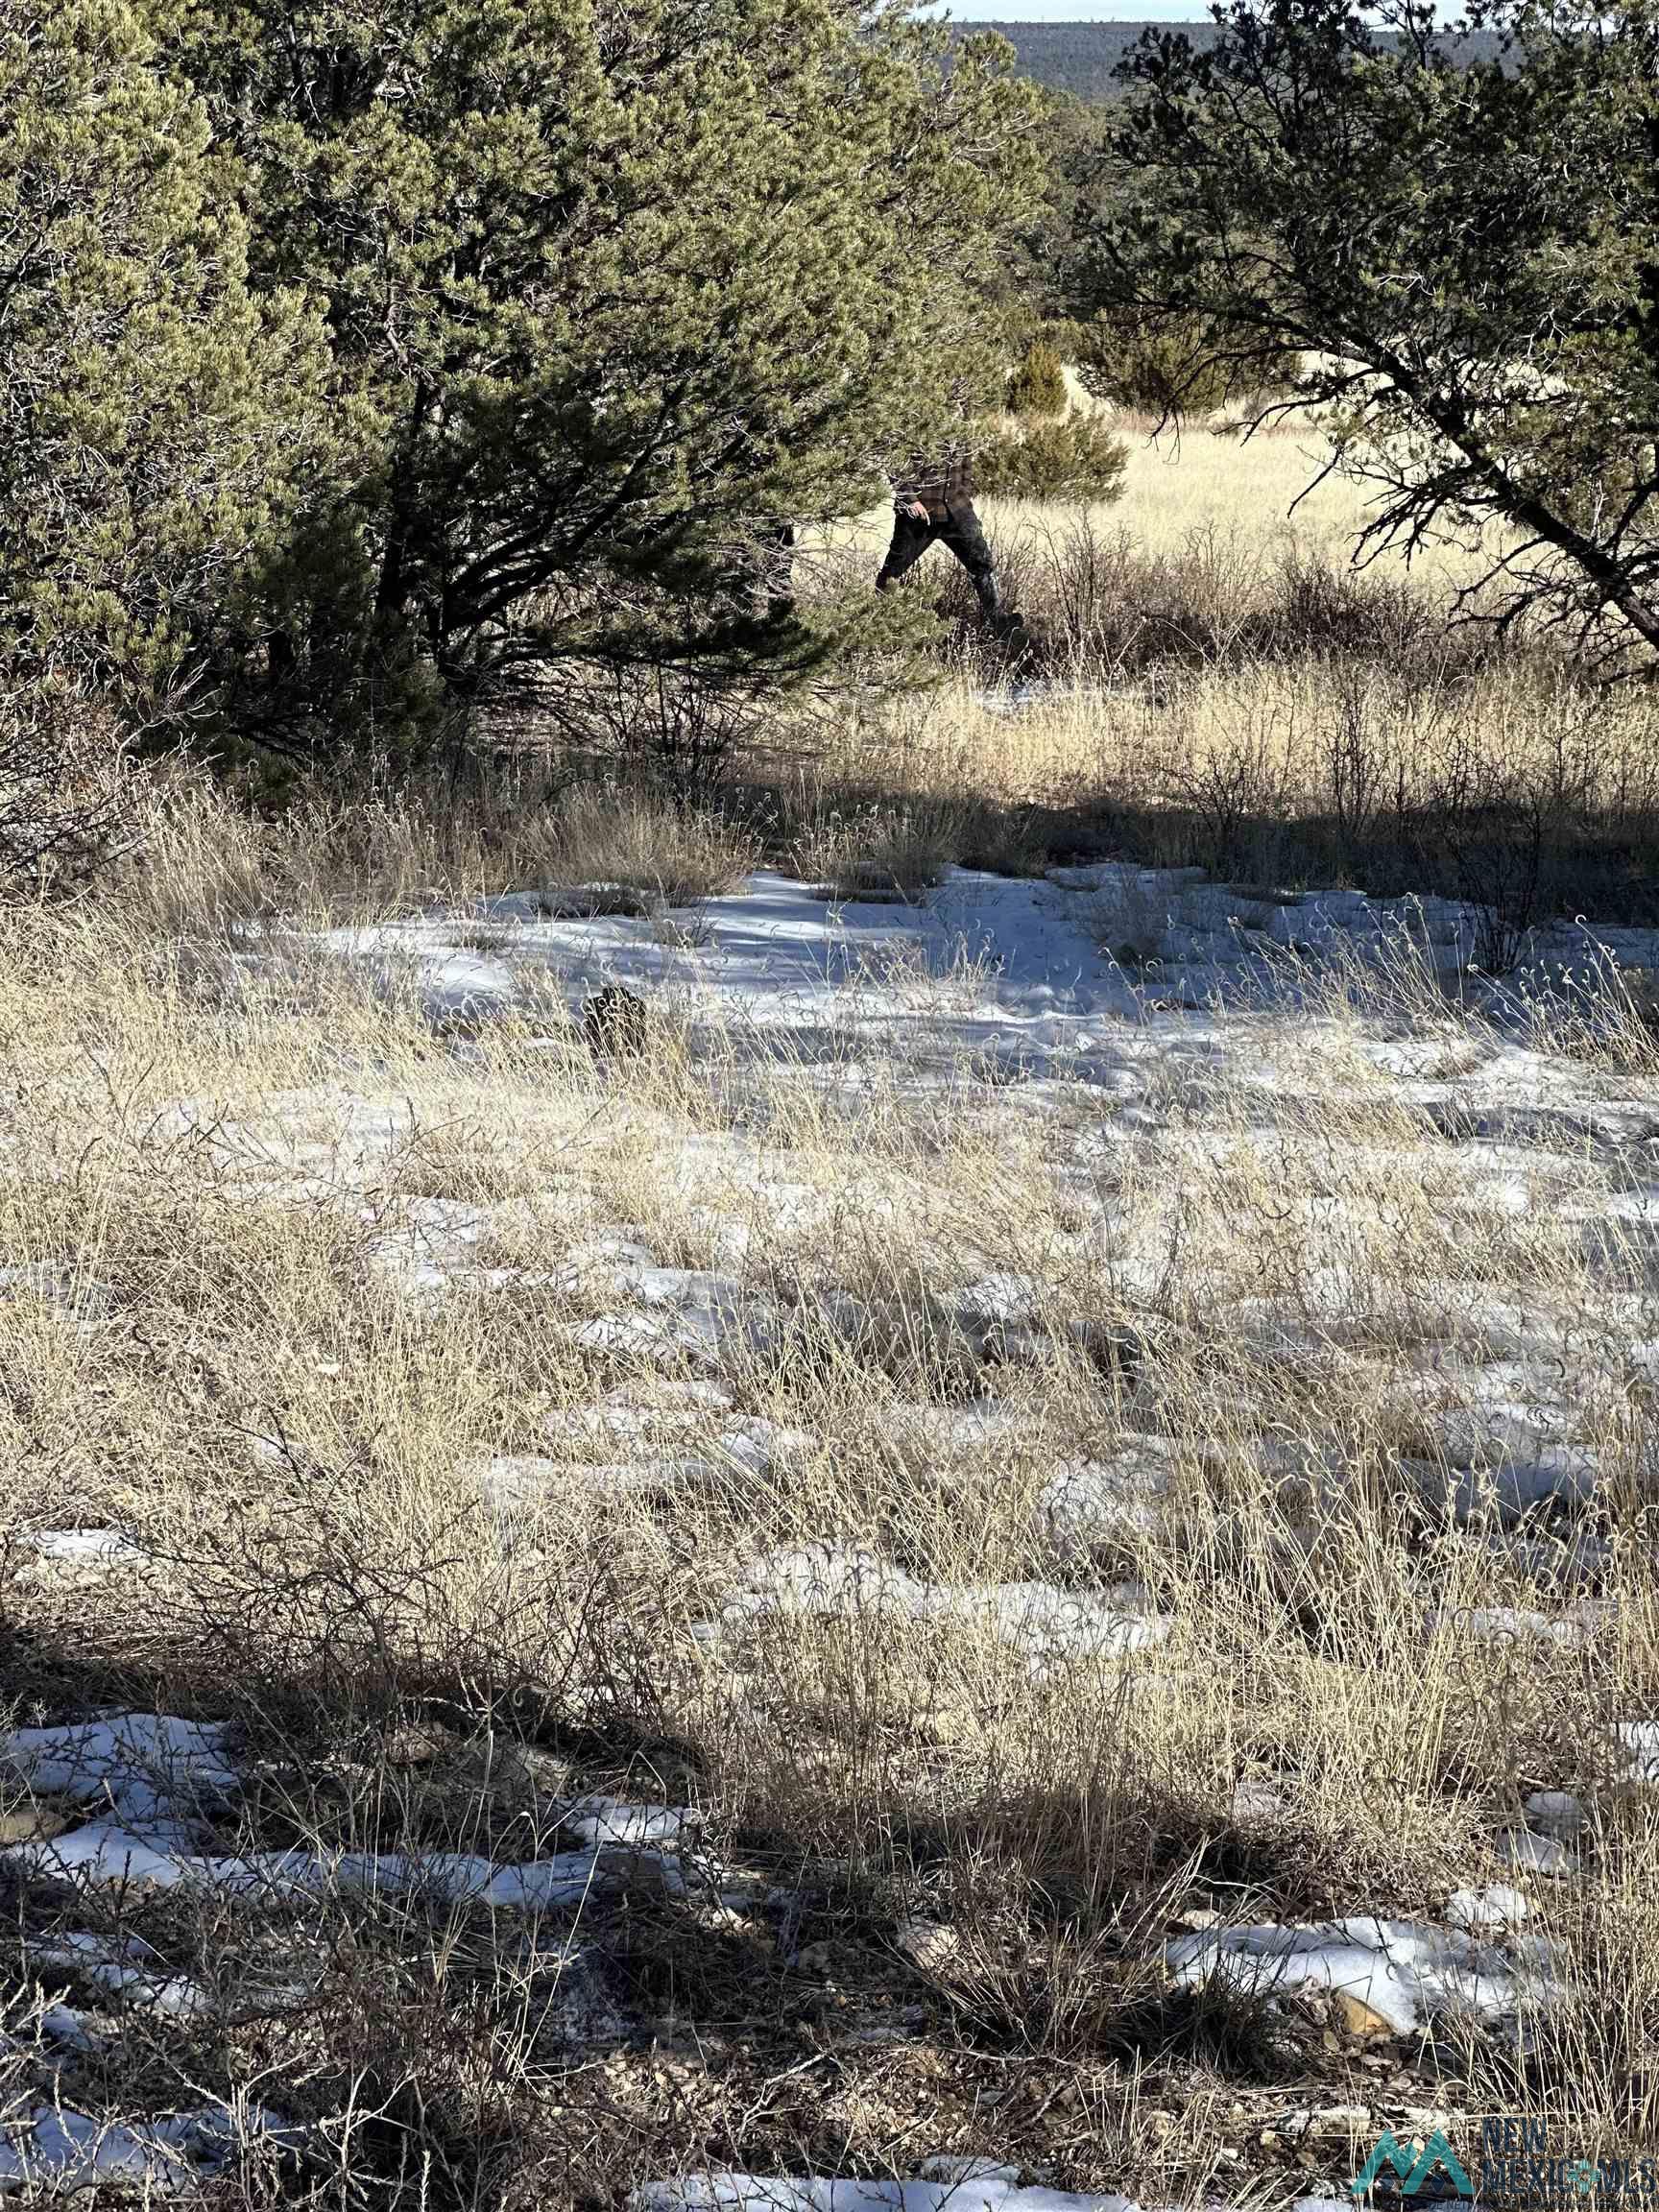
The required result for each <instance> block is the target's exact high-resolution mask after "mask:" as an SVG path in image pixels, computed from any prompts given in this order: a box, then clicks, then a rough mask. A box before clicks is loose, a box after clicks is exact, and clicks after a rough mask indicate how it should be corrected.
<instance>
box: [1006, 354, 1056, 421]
mask: <svg viewBox="0 0 1659 2212" xmlns="http://www.w3.org/2000/svg"><path fill="white" fill-rule="evenodd" d="M1069 405H1070V394H1069V393H1068V392H1067V390H1066V371H1065V368H1064V367H1063V365H1062V363H1061V360H1060V356H1059V354H1058V353H1057V352H1056V351H1055V350H1054V349H1053V347H1052V346H1050V345H1048V344H1047V343H1046V340H1044V339H1041V338H1039V339H1037V340H1036V341H1035V342H1034V343H1033V344H1032V345H1030V346H1028V347H1027V348H1026V349H1025V355H1024V358H1023V360H1022V362H1021V364H1020V366H1019V368H1018V369H1016V370H1015V372H1014V373H1013V375H1012V376H1011V377H1010V378H1009V379H1008V412H1009V414H1010V415H1020V416H1024V417H1026V418H1031V419H1037V420H1041V419H1042V418H1044V417H1046V416H1052V415H1064V414H1065V412H1066V410H1067V407H1068V406H1069Z"/></svg>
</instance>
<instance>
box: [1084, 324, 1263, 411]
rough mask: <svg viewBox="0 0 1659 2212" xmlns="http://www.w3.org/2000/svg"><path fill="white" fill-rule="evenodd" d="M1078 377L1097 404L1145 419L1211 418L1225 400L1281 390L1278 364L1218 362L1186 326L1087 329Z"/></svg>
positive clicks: (1195, 329)
mask: <svg viewBox="0 0 1659 2212" xmlns="http://www.w3.org/2000/svg"><path fill="white" fill-rule="evenodd" d="M1077 369H1078V373H1079V375H1080V376H1081V377H1082V380H1083V382H1084V384H1085V386H1086V387H1087V388H1088V390H1089V391H1090V392H1091V393H1093V394H1094V397H1096V398H1097V399H1110V400H1112V401H1114V402H1115V403H1116V404H1117V405H1118V406H1119V407H1133V408H1136V409H1137V410H1139V411H1140V412H1141V413H1142V414H1147V415H1213V414H1214V413H1215V412H1216V410H1217V409H1219V408H1222V407H1225V406H1226V404H1227V402H1228V401H1229V400H1230V399H1238V398H1242V397H1245V396H1246V395H1256V394H1265V393H1271V392H1275V391H1280V390H1284V389H1286V388H1287V387H1286V379H1285V366H1284V364H1283V363H1282V362H1274V361H1269V360H1266V359H1263V360H1262V361H1259V362H1255V361H1243V362H1241V361H1238V360H1236V359H1229V360H1225V361H1222V360H1217V359H1216V358H1215V356H1214V352H1213V351H1212V350H1211V349H1210V346H1209V342H1208V334H1207V333H1206V331H1205V330H1204V328H1203V326H1202V325H1200V324H1198V323H1195V322H1192V321H1190V320H1188V321H1182V322H1176V323H1164V324H1160V325H1158V326H1157V327H1156V328H1146V327H1142V328H1133V327H1131V326H1128V325H1114V324H1112V323H1111V322H1109V321H1108V320H1106V319H1105V318H1102V319H1101V320H1100V321H1099V322H1097V323H1094V324H1093V325H1090V327H1089V329H1088V331H1087V332H1086V334H1085V342H1084V345H1083V347H1082V348H1081V349H1080V351H1079V356H1078V362H1077Z"/></svg>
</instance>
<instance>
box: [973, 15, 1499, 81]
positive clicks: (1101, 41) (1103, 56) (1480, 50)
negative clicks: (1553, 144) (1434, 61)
mask: <svg viewBox="0 0 1659 2212" xmlns="http://www.w3.org/2000/svg"><path fill="white" fill-rule="evenodd" d="M955 28H956V31H957V33H958V35H959V36H966V35H967V34H968V33H970V32H973V31H999V32H1000V33H1001V34H1002V36H1003V37H1004V38H1006V39H1007V41H1008V43H1009V45H1010V46H1012V47H1013V48H1014V50H1015V52H1016V53H1017V54H1018V55H1019V57H1020V69H1021V73H1022V75H1023V76H1026V77H1032V78H1035V79H1036V81H1037V83H1038V84H1046V85H1047V87H1048V88H1049V90H1050V91H1053V92H1070V93H1071V94H1073V95H1074V96H1075V97H1076V98H1077V99H1079V100H1112V99H1115V98H1116V97H1117V95H1118V90H1119V89H1120V87H1119V86H1118V84H1117V83H1116V81H1115V72H1116V71H1117V68H1118V63H1119V62H1120V61H1121V60H1123V57H1124V56H1125V55H1126V54H1127V53H1128V51H1129V49H1130V48H1131V47H1132V46H1135V45H1138V44H1139V43H1140V40H1141V35H1142V32H1143V31H1170V32H1174V31H1184V32H1185V33H1186V35H1187V36H1188V37H1189V38H1190V39H1191V41H1192V43H1193V45H1194V46H1207V45H1209V44H1210V42H1211V41H1212V40H1213V39H1214V36H1215V26H1214V23H1212V22H1210V21H1209V19H1208V18H1206V19H1205V20H1204V21H1202V22H1191V23H958V24H957V25H956V27H955ZM1447 46H1448V51H1451V52H1455V53H1457V54H1459V55H1462V56H1464V57H1466V58H1467V59H1469V60H1490V59H1491V58H1492V57H1493V56H1494V55H1495V54H1496V53H1497V51H1498V41H1497V39H1496V38H1495V37H1494V36H1492V35H1491V34H1490V33H1480V34H1477V35H1475V36H1472V37H1469V38H1464V39H1459V40H1456V41H1453V40H1451V39H1448V41H1447Z"/></svg>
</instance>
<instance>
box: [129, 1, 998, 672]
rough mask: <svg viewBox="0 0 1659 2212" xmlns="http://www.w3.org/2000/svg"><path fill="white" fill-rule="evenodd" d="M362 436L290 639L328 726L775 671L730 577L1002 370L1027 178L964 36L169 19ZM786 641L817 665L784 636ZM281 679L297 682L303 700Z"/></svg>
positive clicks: (522, 4)
mask: <svg viewBox="0 0 1659 2212" xmlns="http://www.w3.org/2000/svg"><path fill="white" fill-rule="evenodd" d="M154 5H155V6H156V10H157V12H158V15H159V18H160V19H161V20H163V21H164V24H165V28H166V36H167V40H168V48H169V52H170V54H171V57H172V60H173V64H174V66H175V67H176V68H178V69H179V70H180V72H182V73H183V74H184V75H186V76H187V78H188V79H189V81H190V82H191V83H192V84H195V85H196V86H197V87H198V88H199V89H200V90H201V91H202V92H203V94H204V96H205V97H206V99H207V100H208V102H209V104H210V107H211V109H212V112H213V115H214V117H215V120H216V124H217V128H218V130H219V132H220V133H221V135H222V138H223V139H224V141H225V143H226V144H227V146H228V147H229V148H232V149H233V150H234V152H235V154H236V156H237V158H238V160H239V161H240V163H241V165H242V170H243V175H244V177H245V180H246V181H245V191H246V195H247V204H248V207H249V211H250V214H251V217H252V221H253V224H254V227H255V230H256V234H257V241H258V244H257V256H256V270H257V275H258V277H259V280H260V281H261V282H262V283H263V284H265V285H266V286H268V287H270V288H271V289H272V290H273V291H280V290H282V289H283V288H286V287H294V286H300V287H305V288H309V289H312V290H315V291H316V292H318V293H319V294H321V296H322V297H323V298H324V299H325V301H326V309H327V319H328V326H329V330H330V334H331V340H332V345H333V349H334V364H335V366H334V379H335V381H334V391H335V397H336V403H337V407H338V408H339V410H340V411H341V417H342V420H343V421H344V420H348V419H349V421H351V422H352V424H353V426H354V431H355V435H356V440H357V444H356V448H355V459H354V461H353V463H352V466H351V467H350V468H349V469H347V470H346V471H344V472H343V475H342V478H341V480H340V481H339V482H338V483H336V484H331V485H327V486H324V487H321V488H320V494H319V496H318V497H317V499H316V500H315V501H314V502H313V506H312V509H311V512H310V514H309V515H308V517H307V518H306V523H305V528H304V530H303V532H302V533H301V536H300V537H299V538H298V539H297V541H296V554H295V559H294V561H293V562H292V564H291V565H290V568H289V572H288V579H287V585H286V601H285V604H284V605H283V606H282V607H281V608H279V609H278V610H276V613H274V617H273V627H274V632H276V644H277V646H278V649H279V652H280V654H281V656H282V659H283V661H284V666H285V667H286V668H290V669H291V672H292V676H293V681H294V685H295V687H296V690H297V692H298V694H299V695H301V697H308V698H309V699H310V701H311V703H312V704H313V705H314V706H318V705H321V706H328V707H336V706H338V704H339V703H340V702H341V701H342V700H344V699H347V698H348V697H349V696H352V695H354V694H355V695H358V696H363V695H367V696H368V697H370V698H373V697H375V696H377V695H383V694H384V691H385V689H386V687H387V686H388V685H393V684H396V683H397V681H399V672H402V673H403V674H404V675H406V676H407V677H408V678H409V680H411V681H415V680H418V679H419V680H425V679H426V678H428V677H429V678H430V679H432V680H434V681H435V682H436V683H437V684H438V685H440V686H441V687H442V689H443V690H444V691H445V693H446V694H448V695H449V696H451V697H460V698H462V699H470V698H473V697H476V696H477V695H479V694H480V693H481V692H486V691H489V690H490V689H492V688H493V687H499V686H500V685H502V684H503V683H505V682H507V681H509V680H511V679H512V678H513V677H514V676H515V675H518V674H522V673H524V672H525V671H528V670H532V669H535V670H541V671H545V669H546V668H547V667H548V665H549V664H550V663H557V662H558V661H559V660H560V659H561V658H562V657H567V656H573V657H581V658H584V659H589V660H590V659H591V658H592V657H593V656H594V655H595V654H615V655H623V656H626V655H627V654H628V653H629V652H631V651H635V650H638V651H648V652H650V653H653V654H656V653H659V652H661V650H662V646H663V630H664V623H666V625H667V627H668V629H670V630H672V629H674V628H675V626H676V625H679V626H680V629H681V631H682V632H683V636H682V637H681V639H680V643H679V645H677V646H676V648H675V649H676V650H680V649H682V648H683V649H684V651H685V653H686V654H688V655H695V654H696V653H705V654H710V655H713V654H717V653H719V652H721V651H723V650H729V649H733V648H741V650H742V651H744V652H745V653H747V652H752V651H754V650H756V649H757V648H758V646H759V644H760V643H761V642H763V640H761V639H759V638H757V636H756V634H755V630H756V626H755V624H754V623H753V621H752V620H751V619H750V616H751V613H752V600H753V597H754V594H753V592H751V591H746V590H745V589H734V588H733V579H735V578H740V577H741V576H742V575H743V573H744V570H745V562H746V558H747V554H748V550H749V549H750V548H752V547H753V546H754V545H755V544H756V543H757V542H758V541H764V538H765V535H766V531H767V528H768V527H769V526H773V525H775V524H776V523H777V522H779V521H781V520H782V519H783V518H790V519H793V520H796V521H803V520H810V519H812V518H814V517H828V516H831V515H834V514H837V513H844V512H846V511H847V510H848V509H849V508H857V507H860V506H862V505H864V504H866V503H867V502H868V500H869V498H870V496H871V482H872V469H873V467H874V465H875V464H877V463H878V461H879V460H880V459H881V458H882V457H883V456H884V455H886V454H887V453H889V452H890V451H892V450H894V449H896V448H897V449H902V447H904V446H905V445H909V444H912V443H914V442H916V441H917V440H919V439H926V437H928V436H929V435H931V434H933V433H934V432H935V431H936V430H937V429H938V428H939V426H940V423H941V420H942V417H943V414H944V412H945V410H946V408H947V406H948V404H949V403H950V401H951V398H952V396H953V394H954V395H955V396H957V397H959V396H960V393H961V391H962V389H963V388H964V383H965V381H966V383H967V385H970V386H972V385H973V384H974V380H975V378H977V379H978V380H979V381H980V382H981V383H983V382H985V381H986V380H987V379H990V378H993V377H994V375H995V362H994V360H992V359H985V360H981V359H980V358H979V357H978V353H979V349H977V347H976V332H975V327H974V297H975V287H976V284H977V283H978V282H979V281H980V280H981V279H982V277H983V276H984V274H985V270H986V266H987V263H988V261H989V260H990V258H991V257H992V256H994V255H995V253H996V252H997V251H998V243H997V241H998V229H999V227H1000V226H1001V225H1002V224H1003V223H1004V222H1005V221H1006V220H1009V219H1012V217H1013V216H1015V215H1016V214H1018V212H1019V211H1020V208H1021V205H1022V193H1023V192H1024V190H1025V187H1026V182H1027V180H1028V179H1029V178H1030V176H1031V175H1032V174H1033V173H1034V171H1035V168H1036V154H1035V149H1034V147H1033V145H1032V142H1031V141H1032V132H1031V123H1032V117H1033V115H1034V112H1035V109H1034V107H1033V104H1032V101H1031V98H1030V96H1029V95H1028V93H1027V92H1026V91H1025V89H1024V88H1022V86H1021V85H1020V84H1018V83H1017V81H1015V80H1013V79H1011V78H1010V76H1009V75H1008V73H1007V69H1006V50H1005V49H1001V48H1000V47H999V46H998V45H996V44H987V43H985V42H983V41H980V42H977V43H974V44H971V45H969V46H968V47H966V48H964V49H962V50H960V51H959V52H958V53H957V55H956V57H955V62H954V66H953V67H951V68H949V69H947V68H946V67H945V65H944V63H945V57H946V52H947V41H946V35H945V34H944V33H943V32H941V31H936V30H932V29H928V28H924V27H921V26H918V25H915V24H912V23H910V22H908V21H907V20H906V19H905V18H904V16H903V15H902V12H896V11H894V10H892V9H890V8H889V7H887V6H885V5H882V6H879V7H878V8H876V9H875V10H873V11H872V10H868V9H861V8H859V7H856V6H851V5H847V4H845V0H611V4H610V5H607V6H602V7H594V6H592V5H590V4H589V0H301V4H299V5H294V4H293V0H242V4H241V5H240V6H226V5H224V4H223V0H154ZM797 642H798V640H797ZM282 672H283V671H282V670H278V671H277V673H282Z"/></svg>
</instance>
